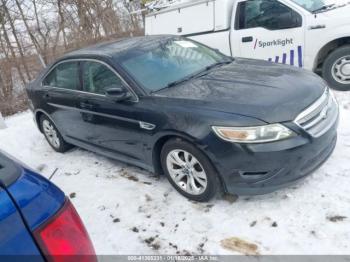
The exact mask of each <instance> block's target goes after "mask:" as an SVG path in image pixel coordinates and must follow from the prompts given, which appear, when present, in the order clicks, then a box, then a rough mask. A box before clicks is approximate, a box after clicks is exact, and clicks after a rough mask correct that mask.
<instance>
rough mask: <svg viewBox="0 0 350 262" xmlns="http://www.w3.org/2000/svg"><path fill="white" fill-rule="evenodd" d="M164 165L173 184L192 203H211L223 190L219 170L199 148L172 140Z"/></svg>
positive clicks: (166, 173)
mask: <svg viewBox="0 0 350 262" xmlns="http://www.w3.org/2000/svg"><path fill="white" fill-rule="evenodd" d="M161 164H162V168H163V170H164V172H165V175H166V176H167V178H168V180H169V182H170V183H171V184H172V185H173V186H174V187H175V189H176V190H177V191H178V192H179V193H180V194H182V195H183V196H185V197H187V198H189V199H191V200H194V201H199V202H206V201H209V200H210V199H211V198H213V197H214V196H215V194H216V193H217V192H218V191H219V190H220V181H219V177H218V174H217V172H216V171H215V168H214V167H213V165H212V164H211V163H210V161H209V159H208V158H207V157H206V156H205V155H204V154H203V153H202V152H201V151H200V150H199V149H198V148H196V147H195V146H193V145H192V144H190V143H188V142H185V141H182V140H180V139H172V140H170V141H168V142H167V143H165V145H164V146H163V149H162V152H161Z"/></svg>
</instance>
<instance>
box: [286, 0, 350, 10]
mask: <svg viewBox="0 0 350 262" xmlns="http://www.w3.org/2000/svg"><path fill="white" fill-rule="evenodd" d="M292 1H293V2H294V3H296V4H298V5H300V6H301V7H303V8H305V9H306V10H308V11H310V12H315V11H318V10H322V9H323V8H325V9H324V10H327V7H330V8H332V7H336V6H339V5H343V4H346V3H347V2H348V0H292Z"/></svg>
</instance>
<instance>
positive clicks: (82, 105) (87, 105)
mask: <svg viewBox="0 0 350 262" xmlns="http://www.w3.org/2000/svg"><path fill="white" fill-rule="evenodd" d="M79 105H80V108H82V109H90V110H91V109H93V108H94V105H93V104H90V103H89V102H80V104H79Z"/></svg>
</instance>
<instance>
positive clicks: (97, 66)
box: [83, 62, 123, 95]
mask: <svg viewBox="0 0 350 262" xmlns="http://www.w3.org/2000/svg"><path fill="white" fill-rule="evenodd" d="M83 83H84V90H85V91H86V92H90V93H94V94H100V95H104V94H105V93H106V90H108V89H111V88H120V87H121V88H123V84H122V80H121V79H120V78H119V77H118V76H117V75H116V74H115V73H114V72H113V71H111V70H110V69H109V68H108V67H107V66H105V65H103V64H101V63H98V62H84V65H83Z"/></svg>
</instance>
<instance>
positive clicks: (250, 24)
mask: <svg viewBox="0 0 350 262" xmlns="http://www.w3.org/2000/svg"><path fill="white" fill-rule="evenodd" d="M237 12H238V13H237V18H238V19H237V23H236V29H237V30H239V29H249V28H256V27H263V28H265V29H268V30H280V29H288V28H295V27H300V26H301V25H302V17H301V16H300V14H298V13H297V12H296V11H294V10H293V9H291V8H289V7H288V6H285V5H284V4H282V3H280V2H279V1H276V0H254V1H245V2H241V3H239V5H238V10H237Z"/></svg>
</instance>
